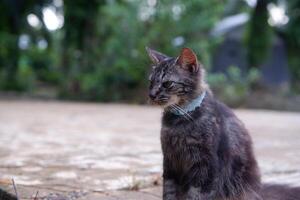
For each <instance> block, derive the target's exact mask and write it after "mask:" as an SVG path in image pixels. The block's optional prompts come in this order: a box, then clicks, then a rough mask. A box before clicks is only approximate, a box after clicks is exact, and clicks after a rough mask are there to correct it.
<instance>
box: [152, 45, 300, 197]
mask: <svg viewBox="0 0 300 200" xmlns="http://www.w3.org/2000/svg"><path fill="white" fill-rule="evenodd" d="M147 51H148V54H149V56H150V58H151V60H152V61H153V64H154V67H153V69H152V73H151V75H150V87H149V97H150V99H151V101H152V102H153V103H155V104H159V105H162V106H163V107H164V113H163V117H162V128H161V146H162V152H163V199H164V200H261V199H276V200H277V199H278V200H279V199H280V200H296V199H300V198H299V196H298V198H296V196H297V195H296V194H295V195H289V196H288V197H289V198H288V197H285V196H282V195H281V196H280V194H279V193H276V192H275V191H277V190H278V188H281V189H282V190H283V191H287V188H283V187H280V186H278V187H273V186H272V187H266V186H262V184H261V181H260V173H259V169H258V166H257V162H256V160H255V156H254V153H253V148H252V141H251V137H250V135H249V134H248V131H247V130H246V128H245V127H244V125H243V123H242V122H241V121H240V120H239V119H238V118H237V117H236V116H235V114H234V113H233V112H232V111H231V109H230V108H228V107H227V106H226V105H224V104H223V103H221V102H219V101H218V100H216V99H215V98H214V97H213V95H212V93H211V91H210V90H209V88H208V87H207V85H206V84H205V81H204V69H203V67H202V66H201V64H199V62H198V61H197V58H196V55H195V54H194V53H193V51H192V50H191V49H188V48H184V49H183V50H182V51H181V53H180V55H179V56H178V57H177V58H171V57H168V56H166V55H164V54H162V53H159V52H157V51H154V50H152V49H149V48H148V49H147ZM204 90H205V91H206V92H207V95H206V97H205V98H204V100H203V102H202V104H201V106H200V107H197V108H196V109H195V110H194V111H192V112H189V113H186V115H183V116H181V115H175V114H174V113H173V112H170V111H171V109H180V108H181V106H183V105H185V104H187V103H189V102H190V101H191V100H193V99H194V98H195V97H197V96H198V95H200V94H201V93H202V92H203V91H204ZM290 191H296V189H294V190H290ZM275 193H276V195H277V196H278V197H276V198H275V197H274V195H273V196H272V194H275ZM280 193H281V194H287V193H284V192H280ZM299 193H300V192H299ZM299 193H298V194H299ZM262 194H265V195H262Z"/></svg>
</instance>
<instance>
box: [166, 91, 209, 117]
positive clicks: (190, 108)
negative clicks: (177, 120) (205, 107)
mask: <svg viewBox="0 0 300 200" xmlns="http://www.w3.org/2000/svg"><path fill="white" fill-rule="evenodd" d="M205 95H206V91H204V92H202V94H201V95H199V96H198V97H197V98H196V99H194V100H193V101H191V102H190V103H189V104H187V105H185V106H183V107H181V108H182V110H183V111H181V110H175V109H171V112H172V113H173V114H175V115H184V114H185V113H184V112H186V113H188V112H192V111H194V110H195V109H196V108H198V107H200V106H201V104H202V102H203V99H204V97H205Z"/></svg>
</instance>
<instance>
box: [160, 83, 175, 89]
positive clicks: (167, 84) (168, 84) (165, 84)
mask: <svg viewBox="0 0 300 200" xmlns="http://www.w3.org/2000/svg"><path fill="white" fill-rule="evenodd" d="M173 85H174V83H173V82H172V81H165V82H163V83H162V86H163V87H164V88H166V89H171V88H172V87H173Z"/></svg>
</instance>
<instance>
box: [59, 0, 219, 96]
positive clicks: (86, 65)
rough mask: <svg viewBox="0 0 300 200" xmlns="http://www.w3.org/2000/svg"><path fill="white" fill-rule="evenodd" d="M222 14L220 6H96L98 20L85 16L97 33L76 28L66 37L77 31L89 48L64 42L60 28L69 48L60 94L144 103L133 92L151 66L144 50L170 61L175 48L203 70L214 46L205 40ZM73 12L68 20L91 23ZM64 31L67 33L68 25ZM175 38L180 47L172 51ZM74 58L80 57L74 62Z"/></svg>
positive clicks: (203, 3)
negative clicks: (195, 58)
mask: <svg viewBox="0 0 300 200" xmlns="http://www.w3.org/2000/svg"><path fill="white" fill-rule="evenodd" d="M73 6H74V5H73ZM67 8H68V5H67V7H66V9H67ZM96 8H97V7H96ZM222 8H223V4H222V3H219V1H217V0H212V1H182V0H177V1H170V0H165V1H159V2H158V3H157V4H156V5H149V3H148V2H147V1H142V0H136V1H108V2H107V3H106V4H99V5H98V13H97V14H95V7H92V8H89V9H91V10H90V11H86V10H85V11H86V12H88V13H93V15H94V17H95V18H94V19H93V20H94V22H95V23H94V22H93V23H92V24H90V25H91V26H95V25H96V28H95V27H93V28H92V30H93V34H90V33H85V31H84V30H82V28H78V27H73V28H71V31H74V28H76V29H80V31H81V33H82V35H81V36H82V37H83V40H84V41H86V40H88V41H93V42H92V43H83V46H82V45H78V44H77V42H78V41H80V40H82V38H78V37H75V38H76V39H74V38H72V37H69V36H68V34H67V33H68V27H66V28H65V32H66V35H65V39H64V40H65V42H66V43H68V44H69V45H68V46H67V47H66V48H65V53H66V54H65V55H66V56H65V57H64V58H63V59H64V61H66V62H64V63H63V65H68V69H67V71H68V72H67V74H68V75H69V77H68V78H69V79H67V80H68V81H67V82H66V83H67V84H65V85H64V89H63V90H62V93H61V94H62V95H63V96H64V97H68V98H70V97H71V98H77V97H78V96H80V97H83V98H84V99H96V100H104V101H116V100H131V101H141V99H143V98H141V94H139V93H138V92H137V91H142V90H145V87H146V84H147V79H146V78H145V77H147V72H148V71H149V69H148V65H149V64H150V61H149V58H148V57H147V54H146V52H145V46H149V45H150V46H151V47H153V48H156V49H158V50H159V51H162V52H165V53H167V54H169V55H176V54H177V53H178V52H177V51H176V52H175V51H174V49H178V51H179V48H180V47H182V46H189V47H192V48H193V49H195V50H196V52H197V53H200V54H199V55H200V59H201V61H202V62H204V64H207V65H208V64H209V60H210V57H209V50H210V48H211V47H212V45H213V44H214V41H210V40H208V39H207V38H208V34H209V31H210V30H211V28H212V26H213V25H214V23H215V22H216V21H217V20H218V19H219V17H220V15H221V13H222ZM73 9H77V10H80V9H81V8H80V7H76V8H74V7H73ZM66 12H68V10H66ZM72 12H73V13H72V15H71V16H72V18H73V19H78V20H79V21H85V20H87V19H89V18H90V16H84V15H80V13H81V12H79V11H78V12H75V10H73V11H72ZM77 13H78V14H77ZM77 15H78V17H76V16H77ZM71 16H69V17H71ZM79 18H80V19H79ZM85 18H86V19H85ZM203 19H205V20H203ZM73 22H74V21H73ZM73 24H74V23H73ZM68 26H69V28H70V26H71V25H70V24H69V25H68ZM74 26H76V24H75V25H74ZM95 30H96V32H94V31H95ZM176 38H177V39H178V38H180V39H181V40H184V41H183V43H182V44H178V45H177V47H174V44H173V43H174V40H175V39H176ZM72 40H74V41H72ZM76 52H77V54H78V53H79V55H80V56H79V57H76ZM71 55H73V57H72V56H71ZM83 59H86V62H85V61H83ZM66 63H67V64H66ZM63 67H64V68H66V66H63ZM112 91H115V92H113V93H112ZM132 94H134V95H132Z"/></svg>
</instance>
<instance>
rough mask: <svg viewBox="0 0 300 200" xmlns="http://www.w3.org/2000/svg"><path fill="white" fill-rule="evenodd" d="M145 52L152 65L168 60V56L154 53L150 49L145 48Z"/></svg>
mask: <svg viewBox="0 0 300 200" xmlns="http://www.w3.org/2000/svg"><path fill="white" fill-rule="evenodd" d="M146 51H147V53H148V55H149V57H150V59H151V61H152V62H153V63H154V64H158V63H160V62H161V61H163V60H164V59H166V58H168V56H166V55H164V54H162V53H160V52H158V51H155V50H153V49H150V48H149V47H146Z"/></svg>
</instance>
